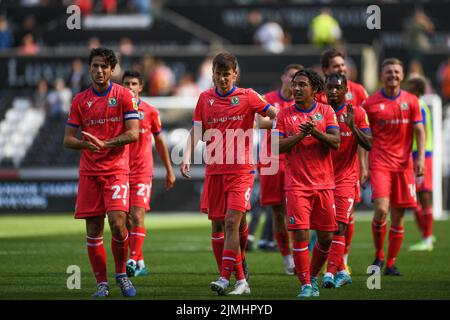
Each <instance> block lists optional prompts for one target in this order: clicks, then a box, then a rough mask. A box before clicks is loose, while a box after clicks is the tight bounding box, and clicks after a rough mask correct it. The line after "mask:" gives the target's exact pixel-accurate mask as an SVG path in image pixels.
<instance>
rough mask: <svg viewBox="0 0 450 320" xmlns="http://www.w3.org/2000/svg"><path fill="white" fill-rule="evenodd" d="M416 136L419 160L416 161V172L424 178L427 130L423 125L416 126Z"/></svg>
mask: <svg viewBox="0 0 450 320" xmlns="http://www.w3.org/2000/svg"><path fill="white" fill-rule="evenodd" d="M414 134H415V135H416V141H417V158H416V159H415V160H414V172H415V174H416V175H417V176H422V175H423V174H424V171H425V129H424V127H423V123H416V124H414Z"/></svg>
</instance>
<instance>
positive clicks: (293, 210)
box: [277, 70, 340, 298]
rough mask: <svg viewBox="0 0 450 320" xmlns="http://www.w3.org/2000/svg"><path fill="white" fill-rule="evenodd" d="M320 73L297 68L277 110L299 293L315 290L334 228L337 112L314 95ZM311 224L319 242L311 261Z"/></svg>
mask: <svg viewBox="0 0 450 320" xmlns="http://www.w3.org/2000/svg"><path fill="white" fill-rule="evenodd" d="M323 86H324V83H323V80H322V78H321V77H320V76H319V75H318V74H317V73H316V72H315V71H312V70H302V71H298V72H297V73H296V74H295V75H294V78H293V80H292V91H293V94H294V99H295V104H294V105H293V106H291V107H288V108H284V109H283V110H281V111H280V113H279V114H278V120H277V129H278V131H279V135H280V142H279V144H280V153H286V176H285V185H284V188H285V191H286V219H287V226H288V230H289V231H292V232H293V233H294V243H293V256H294V261H295V269H296V273H297V277H298V279H299V281H300V283H301V285H302V286H301V290H300V294H299V298H309V297H312V296H316V297H317V296H319V285H318V281H317V275H318V273H319V271H320V268H321V267H322V265H323V264H324V263H325V261H326V259H327V255H328V250H329V248H330V245H331V240H332V238H333V233H334V231H336V230H337V224H336V218H335V206H334V197H333V189H334V187H335V185H334V172H333V161H332V158H331V150H332V149H334V150H337V149H338V148H339V144H340V134H339V125H338V123H337V119H336V114H335V113H334V111H333V108H332V107H331V106H329V105H326V104H322V103H319V102H316V101H315V95H316V93H317V92H318V91H321V90H322V89H323ZM309 229H313V230H316V231H317V236H318V242H317V244H316V245H315V246H314V249H313V253H312V260H311V264H310V261H309V251H308V240H309V234H308V233H309V232H308V231H309Z"/></svg>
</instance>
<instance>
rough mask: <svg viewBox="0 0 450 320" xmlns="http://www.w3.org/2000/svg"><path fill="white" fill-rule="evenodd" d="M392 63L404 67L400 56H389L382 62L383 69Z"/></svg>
mask: <svg viewBox="0 0 450 320" xmlns="http://www.w3.org/2000/svg"><path fill="white" fill-rule="evenodd" d="M391 64H398V65H399V66H401V67H402V68H403V62H402V61H401V60H400V59H398V58H387V59H384V60H383V63H382V64H381V69H383V68H384V67H385V66H388V65H391Z"/></svg>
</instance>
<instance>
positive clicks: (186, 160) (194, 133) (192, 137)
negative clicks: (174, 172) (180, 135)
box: [180, 126, 202, 179]
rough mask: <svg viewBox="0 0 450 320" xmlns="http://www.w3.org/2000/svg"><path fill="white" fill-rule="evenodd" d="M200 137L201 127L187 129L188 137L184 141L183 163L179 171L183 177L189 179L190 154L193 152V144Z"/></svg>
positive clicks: (194, 144)
mask: <svg viewBox="0 0 450 320" xmlns="http://www.w3.org/2000/svg"><path fill="white" fill-rule="evenodd" d="M201 137H202V132H201V127H197V126H194V127H193V128H192V129H191V130H190V131H189V137H188V139H187V142H186V147H185V148H184V152H183V164H182V165H181V167H180V172H181V174H182V175H183V177H185V178H188V179H190V178H191V176H190V175H189V171H190V167H191V155H192V154H193V153H194V149H195V146H196V145H197V143H198V141H199V140H200V138H201Z"/></svg>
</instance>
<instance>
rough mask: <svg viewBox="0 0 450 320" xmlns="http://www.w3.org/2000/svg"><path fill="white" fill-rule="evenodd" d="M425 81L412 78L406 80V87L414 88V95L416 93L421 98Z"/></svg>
mask: <svg viewBox="0 0 450 320" xmlns="http://www.w3.org/2000/svg"><path fill="white" fill-rule="evenodd" d="M426 85H427V83H426V81H425V79H423V78H420V77H414V78H411V79H409V80H408V86H409V87H410V86H414V93H417V94H418V95H419V96H423V95H424V94H425V88H426Z"/></svg>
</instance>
